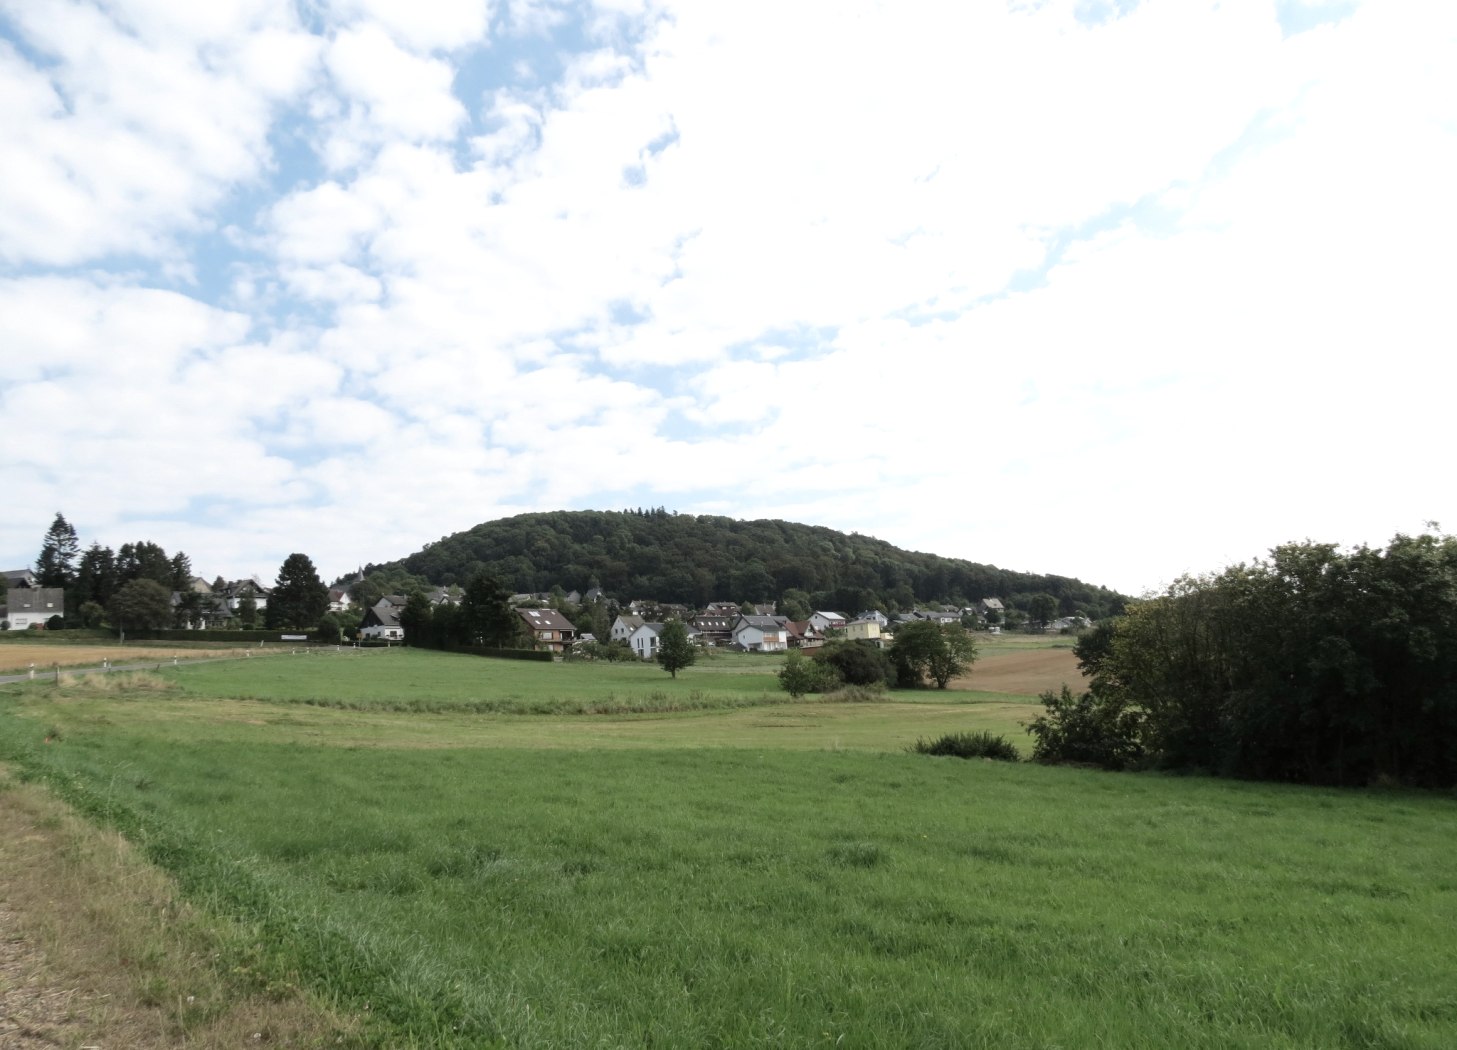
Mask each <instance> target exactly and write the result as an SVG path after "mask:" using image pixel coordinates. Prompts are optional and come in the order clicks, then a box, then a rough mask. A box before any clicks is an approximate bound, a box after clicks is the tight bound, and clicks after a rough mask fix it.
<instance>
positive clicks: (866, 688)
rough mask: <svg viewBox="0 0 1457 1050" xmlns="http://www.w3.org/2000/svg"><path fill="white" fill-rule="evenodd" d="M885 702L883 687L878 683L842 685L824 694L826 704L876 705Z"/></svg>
mask: <svg viewBox="0 0 1457 1050" xmlns="http://www.w3.org/2000/svg"><path fill="white" fill-rule="evenodd" d="M883 700H885V686H884V684H882V683H880V682H876V683H875V684H874V685H842V686H840V688H838V689H835V690H833V691H831V692H829V693H826V694H825V703H827V704H878V703H881V702H882V701H883Z"/></svg>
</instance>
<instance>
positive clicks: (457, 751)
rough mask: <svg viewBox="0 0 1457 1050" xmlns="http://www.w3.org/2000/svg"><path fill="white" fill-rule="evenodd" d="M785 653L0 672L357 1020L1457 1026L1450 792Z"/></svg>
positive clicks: (627, 1040)
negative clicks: (801, 682) (687, 659)
mask: <svg viewBox="0 0 1457 1050" xmlns="http://www.w3.org/2000/svg"><path fill="white" fill-rule="evenodd" d="M990 648H991V647H989V649H990ZM1027 651H1034V652H1035V651H1036V650H1035V649H1031V648H1029V647H1026V646H1022V645H1016V646H1006V647H1004V648H1001V649H997V650H995V651H989V652H988V653H987V656H986V660H985V662H984V663H983V664H982V665H981V670H979V671H978V672H977V674H980V673H981V671H983V670H984V671H990V670H992V669H994V668H995V667H996V665H997V663H998V662H999V661H1001V660H1004V659H1005V660H1006V661H1007V665H1006V666H1007V667H1008V668H1009V670H1008V674H1009V675H1011V674H1013V673H1015V674H1017V675H1021V676H1022V679H1023V686H1024V687H1029V688H1030V684H1029V682H1028V680H1029V679H1030V678H1035V677H1036V675H1037V674H1038V673H1042V672H1038V671H1037V668H1036V667H1035V666H1030V665H1025V664H1014V661H1013V660H1012V658H1013V657H1015V656H1017V655H1018V654H1020V653H1025V652H1027ZM1045 651H1047V652H1050V653H1052V654H1053V657H1050V658H1049V661H1051V660H1052V659H1054V658H1064V659H1065V658H1066V657H1067V656H1068V653H1067V652H1066V650H1065V649H1063V650H1056V649H1051V650H1045ZM775 666H777V665H776V664H775V663H774V662H773V661H761V660H754V659H752V658H741V659H730V658H723V659H720V660H715V661H711V662H709V663H708V664H706V665H704V666H700V667H695V668H693V669H691V670H690V671H689V672H685V673H682V674H680V676H679V678H678V679H677V680H676V682H675V681H674V680H672V679H669V678H668V677H667V676H666V675H664V674H663V673H662V672H661V671H658V670H656V669H655V668H651V667H640V666H639V667H616V666H614V667H607V666H593V665H573V664H556V665H534V664H517V663H512V662H506V661H491V660H477V659H474V658H468V657H449V656H445V655H443V654H429V653H413V654H412V653H409V652H408V651H399V650H392V651H375V652H368V653H362V654H340V655H336V656H314V657H303V656H300V657H297V658H280V659H277V660H272V661H267V662H263V663H260V662H257V661H253V662H251V663H244V662H241V661H237V662H226V663H217V664H210V665H196V666H191V667H179V668H177V669H176V670H171V669H167V670H164V671H163V672H162V673H161V674H151V675H139V676H113V677H112V678H111V679H109V680H106V681H101V682H84V681H75V682H71V683H62V684H61V685H60V686H52V685H26V686H23V687H18V688H16V687H9V688H6V689H5V690H0V749H3V751H4V752H5V756H6V757H8V758H9V760H10V761H12V762H13V763H15V764H16V766H17V768H19V769H20V770H21V771H22V773H23V775H24V776H26V777H28V778H32V779H35V780H38V781H40V782H43V783H45V784H48V785H50V786H51V787H52V789H53V790H54V791H55V792H57V793H58V794H59V795H61V796H62V797H64V798H66V799H67V800H68V801H70V802H71V803H72V804H73V805H74V806H76V807H77V808H79V809H80V810H81V811H82V812H84V813H87V814H89V815H91V816H92V817H93V818H94V819H96V820H99V821H102V822H104V823H107V824H109V825H112V826H115V827H117V828H119V829H121V830H122V831H123V832H124V833H126V834H127V836H128V837H129V839H131V841H133V842H135V843H137V844H138V845H139V846H140V847H141V848H142V849H143V851H144V852H145V853H146V855H147V856H149V857H150V858H151V859H152V860H154V861H155V862H157V863H159V864H161V865H162V866H163V867H165V868H166V869H167V870H169V871H171V872H172V873H173V874H174V875H175V876H176V877H177V879H178V880H179V884H180V886H181V887H182V889H183V891H184V892H185V894H186V895H187V897H188V898H189V899H190V900H191V901H192V902H193V903H194V904H195V905H196V906H197V907H199V908H201V909H203V910H204V911H205V912H206V913H208V914H213V915H218V916H221V917H225V918H226V919H228V920H229V921H231V922H233V923H235V924H236V925H237V927H238V928H239V929H242V930H245V931H249V936H248V937H247V938H245V943H244V942H239V943H236V944H234V943H229V944H225V945H224V946H223V948H221V949H220V951H221V952H222V953H223V956H224V957H223V958H222V959H221V960H220V965H225V964H233V965H241V966H244V967H245V968H247V969H248V970H249V971H250V972H255V973H260V974H266V975H269V979H270V980H274V981H277V982H280V983H283V984H293V983H297V984H299V985H301V986H302V987H305V988H307V989H309V990H310V991H311V992H313V993H314V994H316V995H318V996H320V997H321V998H322V999H324V1000H326V1001H329V1002H332V1003H334V1004H336V1005H337V1006H338V1007H339V1008H341V1009H342V1010H344V1011H345V1012H346V1013H352V1014H354V1015H355V1016H356V1017H360V1018H364V1019H365V1021H364V1022H362V1023H364V1025H365V1031H366V1032H367V1033H369V1036H368V1037H369V1039H370V1040H372V1041H373V1043H374V1045H379V1046H407V1045H419V1046H460V1047H479V1046H494V1045H500V1046H522V1047H561V1046H623V1045H629V1044H631V1045H648V1044H651V1045H658V1046H724V1047H729V1046H735V1047H736V1046H751V1045H773V1046H796V1047H797V1046H846V1047H850V1046H861V1047H882V1046H947V1047H950V1046H958V1047H959V1046H987V1047H991V1046H996V1047H1048V1046H1064V1047H1085V1046H1105V1047H1150V1048H1152V1047H1159V1048H1163V1047H1173V1046H1178V1047H1209V1048H1215V1047H1218V1048H1225V1047H1251V1048H1253V1047H1271V1048H1274V1047H1311V1048H1315V1047H1390V1048H1397V1047H1413V1048H1416V1047H1432V1048H1437V1047H1450V1046H1453V1045H1457V986H1454V984H1453V982H1452V980H1451V975H1452V974H1453V973H1454V972H1457V940H1454V938H1453V936H1452V932H1453V928H1454V923H1457V877H1454V876H1453V875H1452V874H1451V842H1452V841H1453V832H1454V831H1457V805H1454V801H1453V799H1451V798H1450V797H1444V796H1435V795H1419V794H1404V793H1391V792H1370V793H1352V792H1345V793H1342V792H1334V791H1320V790H1312V789H1304V788H1287V787H1281V786H1271V785H1253V784H1241V783H1230V782H1220V781H1212V780H1206V779H1200V778H1167V777H1158V776H1151V775H1140V776H1131V775H1111V774H1101V773H1095V772H1089V771H1080V770H1068V769H1049V768H1043V767H1038V766H1032V765H1026V764H1023V765H1006V764H1000V763H987V762H962V761H958V760H954V759H932V758H926V757H924V756H917V755H911V754H908V753H906V752H905V750H904V747H905V745H906V744H907V743H909V742H910V741H912V740H914V739H915V738H916V737H917V736H921V735H928V734H931V733H936V732H941V731H944V730H946V729H950V728H972V729H975V728H983V727H991V728H993V729H996V730H997V731H1003V732H1007V733H1008V735H1009V736H1010V735H1013V733H1014V731H1016V729H1017V727H1016V722H1017V721H1019V720H1020V718H1021V717H1025V715H1027V714H1033V713H1036V712H1037V711H1038V710H1040V708H1038V707H1037V706H1036V705H1035V703H1032V702H1031V701H1030V698H1029V697H1027V696H1017V695H1010V694H1003V693H996V692H990V691H986V690H982V691H977V692H972V691H948V692H947V693H939V692H936V691H925V692H918V693H915V694H909V695H906V694H898V693H895V694H890V696H889V697H888V698H887V701H886V702H876V703H864V704H838V705H837V704H827V703H822V702H821V703H794V704H791V703H786V702H784V699H783V694H779V693H775V692H774V690H773V688H772V687H773V684H774V683H773V680H772V679H771V678H768V677H767V676H768V675H769V674H770V673H771V672H772V670H773V669H774V668H775ZM1014 667H1015V670H1013V669H1014ZM1055 670H1056V667H1055V665H1054V664H1053V663H1051V662H1049V663H1048V665H1047V667H1046V668H1043V672H1045V673H1049V674H1050V673H1054V672H1055ZM976 677H977V676H976V675H973V680H975V678H976ZM988 680H991V678H990V675H988ZM1003 684H1004V685H1005V681H1004V683H1003ZM609 693H610V694H612V695H613V696H614V697H616V700H615V701H614V703H617V704H619V705H620V706H622V707H640V706H644V705H645V704H650V703H656V704H658V705H659V708H660V709H659V710H656V711H653V712H652V713H612V714H591V713H587V712H588V711H589V710H590V703H589V702H590V701H591V700H592V698H593V696H594V694H595V695H596V697H597V699H598V700H601V699H602V698H603V697H605V696H606V695H607V694H609ZM655 693H656V694H661V697H662V698H664V699H654V698H653V694H655ZM695 693H696V694H697V696H698V698H699V699H698V701H694V699H693V698H694V694H695ZM507 697H511V698H514V702H515V703H516V704H517V705H518V706H517V707H514V708H510V709H507V708H495V709H491V708H480V709H479V710H478V707H479V705H480V704H481V703H482V702H483V701H490V700H493V699H494V700H499V699H502V698H507ZM680 700H682V701H684V703H683V706H682V709H675V705H676V704H677V703H678V701H680ZM414 701H420V702H421V703H419V704H417V705H416V707H417V709H415V710H411V709H409V708H410V706H411V704H412V702H414ZM530 710H541V711H542V712H543V713H540V714H532V713H522V712H527V711H530ZM1015 739H1017V742H1018V743H1019V744H1022V745H1024V747H1025V742H1026V738H1025V736H1024V735H1023V734H1021V733H1020V732H1015ZM0 790H3V787H0ZM179 980H180V979H179ZM173 991H175V992H176V993H177V994H178V995H181V993H182V992H183V991H184V989H181V988H176V989H173ZM366 1004H367V1005H366Z"/></svg>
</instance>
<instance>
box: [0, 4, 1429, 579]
mask: <svg viewBox="0 0 1457 1050" xmlns="http://www.w3.org/2000/svg"><path fill="white" fill-rule="evenodd" d="M1454 55H1457V4H1453V3H1451V2H1450V0H1370V2H1360V0H1331V2H1324V0H1224V2H1220V3H1212V2H1201V0H1143V2H1139V0H1041V2H1039V0H1007V2H993V0H985V2H982V0H978V2H971V3H968V2H966V0H956V2H950V3H937V2H932V0H924V2H922V0H909V2H895V3H889V2H887V3H880V2H867V0H834V2H833V3H828V2H823V3H822V2H815V0H802V2H796V3H792V4H786V3H783V2H777V0H776V2H773V3H768V2H758V0H735V2H734V3H731V4H728V3H703V2H701V0H698V2H678V0H661V2H659V0H598V2H554V0H485V2H483V0H424V2H422V0H411V2H408V3H406V2H395V0H209V2H208V3H205V4H200V3H196V2H195V0H0V422H3V424H4V438H3V451H0V487H3V491H4V497H3V498H0V506H3V507H4V513H3V514H0V562H3V563H4V565H3V567H6V568H10V567H20V566H22V565H28V564H31V563H33V562H34V560H35V557H36V554H37V553H38V552H39V549H40V545H41V541H42V538H43V536H44V533H45V530H46V528H47V527H48V526H49V524H50V522H51V520H52V518H53V517H54V515H55V514H56V513H57V512H58V511H59V512H61V513H63V514H64V515H65V516H66V518H67V520H69V521H70V522H71V524H72V525H73V526H75V528H76V529H77V532H78V533H79V535H80V538H81V541H82V544H83V546H84V545H87V544H89V543H91V542H92V541H98V542H101V543H103V544H105V545H107V546H111V547H113V548H115V547H118V546H120V545H121V544H123V543H127V542H135V541H139V540H149V541H151V542H155V543H160V544H161V545H162V546H163V547H165V548H166V549H167V551H168V552H169V553H175V552H176V551H178V550H182V551H185V552H187V554H188V555H189V556H190V557H191V559H192V563H193V567H194V570H195V571H196V572H197V573H198V574H199V575H203V576H205V577H206V578H208V579H211V578H213V577H214V576H217V575H223V576H227V577H229V578H238V577H243V576H249V575H254V574H257V575H258V576H260V577H261V578H263V579H265V580H266V579H271V578H272V577H273V576H274V575H276V574H277V570H278V566H279V565H280V564H281V562H282V561H283V559H284V558H285V557H286V556H287V555H288V554H289V553H291V552H293V551H302V552H304V553H306V554H308V555H309V556H310V557H311V558H312V560H313V561H314V563H315V564H316V565H317V566H318V568H319V570H320V573H321V575H322V576H324V577H325V578H326V579H333V578H335V577H337V576H340V575H343V574H345V573H348V572H351V571H353V570H354V569H355V568H356V567H357V566H358V565H360V564H363V563H367V562H376V563H377V562H383V561H387V560H392V559H395V558H399V557H403V556H404V555H407V554H409V553H412V552H413V551H416V550H418V549H419V548H420V547H422V546H423V545H424V544H425V543H428V542H431V541H433V540H436V539H439V538H440V537H442V536H446V535H449V534H451V533H454V532H457V531H460V530H463V529H468V528H470V527H471V526H473V525H476V524H478V523H480V522H483V521H489V520H492V519H495V518H499V517H504V516H508V515H513V514H518V513H523V512H527V511H537V510H560V509H567V510H572V509H601V510H617V509H622V508H628V507H657V506H663V507H666V508H667V509H669V510H673V511H678V512H681V513H690V514H715V515H727V516H731V517H736V518H765V517H768V518H781V519H786V520H790V521H798V522H804V523H808V524H814V525H825V526H829V527H831V528H835V529H840V530H843V531H846V532H851V531H853V532H859V533H862V534H866V535H871V536H876V537H879V538H881V539H884V540H887V541H889V542H891V543H893V544H895V545H897V546H900V547H904V548H907V549H911V550H919V551H930V552H934V553H937V554H941V555H945V556H948V557H958V558H967V559H970V560H973V561H978V562H984V563H990V564H994V565H999V566H1001V567H1003V568H1007V569H1013V570H1019V571H1033V572H1047V573H1057V574H1062V575H1068V576H1076V577H1079V578H1081V579H1084V580H1086V581H1089V582H1092V583H1098V584H1103V585H1106V586H1111V587H1115V588H1117V589H1119V590H1121V591H1123V592H1125V593H1130V594H1135V595H1136V594H1141V593H1145V592H1147V591H1150V590H1154V589H1158V588H1160V587H1162V586H1163V585H1165V584H1167V583H1168V582H1170V581H1172V580H1173V579H1175V578H1176V577H1178V576H1179V575H1181V574H1183V573H1186V572H1193V573H1201V572H1214V571H1218V570H1220V569H1222V568H1223V567H1225V566H1226V565H1229V564H1233V563H1236V562H1241V561H1248V560H1250V559H1252V558H1255V557H1259V556H1261V555H1263V554H1264V553H1265V552H1267V551H1268V550H1269V548H1271V547H1273V546H1275V545H1277V544H1281V543H1285V542H1289V541H1293V540H1302V539H1307V538H1309V539H1314V540H1318V541H1322V542H1332V543H1339V544H1358V543H1370V544H1373V545H1379V544H1384V543H1385V542H1386V541H1387V540H1388V539H1390V538H1391V537H1392V536H1393V535H1394V534H1396V533H1398V532H1405V533H1412V532H1418V531H1421V530H1423V529H1424V528H1425V527H1427V526H1426V523H1428V522H1433V521H1435V522H1438V523H1440V524H1441V525H1444V526H1447V527H1449V528H1457V486H1454V485H1453V484H1452V481H1451V478H1452V467H1451V464H1452V449H1453V446H1454V434H1453V431H1454V415H1453V414H1449V413H1451V408H1450V406H1451V404H1452V402H1453V399H1454V393H1457V389H1454V388H1457V384H1454V379H1457V364H1454V356H1457V334H1454V333H1457V317H1454V304H1457V292H1454V289H1457V258H1454V250H1453V248H1454V242H1457V61H1454V60H1453V56H1454ZM728 597H732V596H728Z"/></svg>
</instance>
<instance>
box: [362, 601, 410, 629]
mask: <svg viewBox="0 0 1457 1050" xmlns="http://www.w3.org/2000/svg"><path fill="white" fill-rule="evenodd" d="M399 625H400V618H399V616H398V615H396V613H395V611H394V609H392V608H390V607H389V606H388V605H386V604H384V603H383V602H380V604H378V605H376V606H375V607H374V608H372V609H366V610H365V613H364V619H363V620H361V621H359V626H360V627H398V626H399Z"/></svg>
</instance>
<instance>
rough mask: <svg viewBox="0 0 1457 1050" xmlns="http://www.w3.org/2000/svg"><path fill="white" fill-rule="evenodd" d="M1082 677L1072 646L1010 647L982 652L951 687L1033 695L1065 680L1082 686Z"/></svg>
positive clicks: (1078, 686)
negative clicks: (969, 671) (1058, 647)
mask: <svg viewBox="0 0 1457 1050" xmlns="http://www.w3.org/2000/svg"><path fill="white" fill-rule="evenodd" d="M1082 680H1083V675H1082V672H1081V671H1079V670H1078V658H1077V657H1076V656H1074V655H1073V651H1072V650H1071V649H1021V650H1016V649H1013V650H1009V651H1003V652H991V653H986V654H984V655H983V656H982V657H981V659H979V660H978V661H977V662H976V666H975V667H974V668H973V669H972V673H971V674H969V675H967V676H965V677H964V678H955V679H952V681H951V688H952V689H979V690H983V691H985V692H989V693H1016V694H1020V695H1022V696H1036V695H1037V694H1038V693H1041V692H1043V691H1045V690H1048V689H1051V690H1053V691H1054V692H1055V691H1057V690H1058V689H1061V688H1062V684H1063V683H1064V682H1066V683H1067V684H1068V685H1069V686H1071V687H1072V688H1073V689H1074V690H1077V689H1081V688H1082V685H1081V682H1082Z"/></svg>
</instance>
